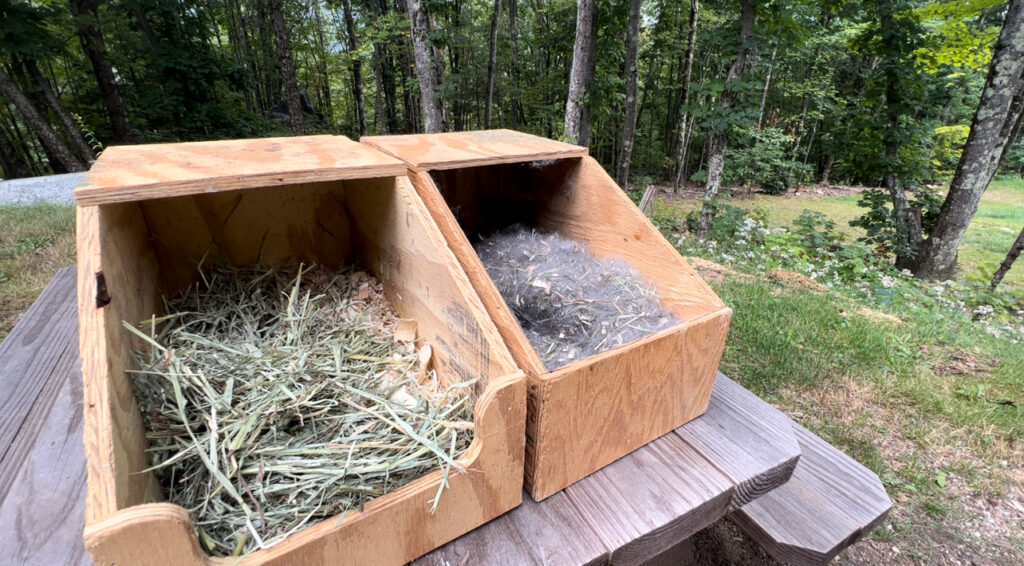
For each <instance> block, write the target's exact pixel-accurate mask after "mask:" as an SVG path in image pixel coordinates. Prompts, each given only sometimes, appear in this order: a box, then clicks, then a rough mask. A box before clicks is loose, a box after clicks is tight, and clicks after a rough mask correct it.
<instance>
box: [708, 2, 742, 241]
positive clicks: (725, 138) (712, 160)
mask: <svg viewBox="0 0 1024 566" xmlns="http://www.w3.org/2000/svg"><path fill="white" fill-rule="evenodd" d="M753 29H754V2H753V0H740V47H739V51H738V52H737V54H736V60H735V61H733V64H732V66H731V67H729V72H728V73H727V74H726V76H725V89H724V90H723V91H722V97H721V99H720V101H719V107H720V108H721V115H722V116H726V115H728V113H729V111H730V110H731V109H732V105H733V102H735V100H736V91H735V90H734V89H733V86H734V84H735V82H736V80H737V79H739V77H740V75H742V74H743V67H744V65H746V62H747V53H748V51H749V45H748V43H749V40H750V34H751V32H752V31H753ZM708 136H709V138H710V140H709V142H708V180H707V183H705V185H704V204H703V206H702V207H701V211H700V225H699V226H698V228H697V239H698V240H700V241H703V240H705V239H706V238H707V237H708V234H710V233H711V219H712V218H713V217H714V202H713V201H714V199H715V197H717V196H718V189H719V188H720V187H721V185H722V169H723V168H724V166H725V150H726V147H727V146H728V145H729V128H728V126H726V127H722V128H718V129H713V130H711V131H710V132H708Z"/></svg>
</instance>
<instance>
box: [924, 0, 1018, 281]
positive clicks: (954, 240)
mask: <svg viewBox="0 0 1024 566" xmlns="http://www.w3.org/2000/svg"><path fill="white" fill-rule="evenodd" d="M1022 111H1024V0H1012V1H1011V2H1010V8H1009V10H1008V11H1007V13H1006V19H1005V20H1004V22H1003V29H1002V31H1000V33H999V39H998V40H997V41H996V46H995V50H994V51H993V55H992V62H991V64H990V66H989V70H988V77H987V79H986V81H985V88H984V90H983V91H982V94H981V100H980V102H979V103H978V109H977V111H976V112H975V114H974V120H973V122H972V123H971V133H970V134H969V135H968V136H967V143H966V144H965V145H964V149H963V152H962V153H961V154H960V162H959V163H958V164H957V168H956V173H954V175H953V180H952V181H951V182H950V185H949V193H948V194H947V195H946V200H945V201H944V202H943V203H942V209H941V210H940V212H939V218H938V221H937V222H936V224H935V226H934V227H933V228H932V229H931V232H930V233H929V235H928V239H927V240H925V241H924V242H923V243H922V245H921V247H920V250H919V252H918V256H917V261H916V265H915V266H914V269H913V271H914V275H916V276H917V277H921V278H923V279H948V278H950V277H952V275H953V273H954V272H955V271H956V261H957V249H958V248H959V247H960V241H961V240H962V239H963V237H964V233H965V232H966V231H967V225H968V224H969V223H970V221H971V218H973V217H974V214H975V213H976V212H977V211H978V203H979V202H980V201H981V195H982V193H984V192H985V189H987V188H988V184H989V182H991V181H992V177H993V176H994V175H995V173H996V170H997V169H998V168H999V163H1000V162H1001V161H1002V159H1003V156H1004V155H1005V154H1006V151H1007V149H1009V147H1010V146H1011V144H1012V143H1013V140H1014V139H1016V137H1017V131H1018V129H1019V128H1020V122H1021V116H1022V113H1024V112H1022Z"/></svg>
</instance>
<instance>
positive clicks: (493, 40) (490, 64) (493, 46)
mask: <svg viewBox="0 0 1024 566" xmlns="http://www.w3.org/2000/svg"><path fill="white" fill-rule="evenodd" d="M500 20H501V0H494V15H493V16H492V17H491V37H490V52H489V54H488V57H487V103H486V105H485V106H484V128H485V129H488V130H489V129H491V111H492V106H493V105H494V67H495V61H496V59H497V58H498V24H499V23H500Z"/></svg>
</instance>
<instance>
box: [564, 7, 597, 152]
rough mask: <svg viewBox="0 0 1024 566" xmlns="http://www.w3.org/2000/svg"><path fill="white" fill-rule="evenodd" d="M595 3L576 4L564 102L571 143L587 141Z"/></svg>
mask: <svg viewBox="0 0 1024 566" xmlns="http://www.w3.org/2000/svg"><path fill="white" fill-rule="evenodd" d="M596 19H597V3H596V2H595V1H594V0H578V2H577V4H576V41H575V43H574V45H573V52H572V72H571V73H570V74H569V96H568V97H567V99H566V102H565V138H566V139H567V140H569V142H571V143H575V144H579V145H582V146H587V145H589V144H590V113H589V111H588V110H587V98H588V95H589V91H590V83H591V82H592V81H593V78H594V47H595V44H596V39H597V30H596V29H595V27H594V20H596Z"/></svg>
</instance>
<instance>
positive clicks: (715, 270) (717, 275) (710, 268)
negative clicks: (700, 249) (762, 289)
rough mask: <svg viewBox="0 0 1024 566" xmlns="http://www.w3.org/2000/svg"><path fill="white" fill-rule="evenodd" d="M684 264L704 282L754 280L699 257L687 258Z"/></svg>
mask: <svg viewBox="0 0 1024 566" xmlns="http://www.w3.org/2000/svg"><path fill="white" fill-rule="evenodd" d="M686 263H688V264H690V267H692V268H693V269H694V271H696V272H697V275H700V277H701V279H703V280H704V281H725V280H726V279H735V280H738V281H753V280H754V278H753V277H752V276H750V275H747V274H746V273H740V272H739V271H736V270H735V269H733V268H731V267H728V266H725V265H722V264H720V263H715V262H713V261H708V260H706V259H703V258H699V257H687V258H686Z"/></svg>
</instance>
